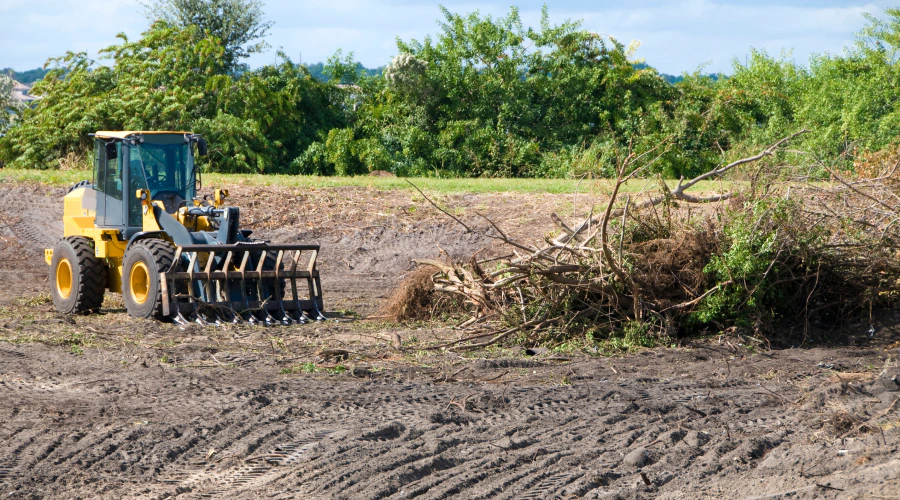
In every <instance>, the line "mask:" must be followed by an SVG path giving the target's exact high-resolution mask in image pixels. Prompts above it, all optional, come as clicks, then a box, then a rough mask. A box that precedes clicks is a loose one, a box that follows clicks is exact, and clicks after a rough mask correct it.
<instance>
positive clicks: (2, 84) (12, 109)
mask: <svg viewBox="0 0 900 500" xmlns="http://www.w3.org/2000/svg"><path fill="white" fill-rule="evenodd" d="M14 85H15V82H14V81H13V79H12V78H10V77H8V76H6V75H0V133H3V132H5V131H6V129H7V128H8V127H9V126H10V125H11V124H12V122H13V120H14V119H15V117H16V113H17V112H18V111H19V110H20V109H21V108H22V105H21V103H20V102H19V101H17V100H16V99H14V98H13V96H12V91H13V86H14Z"/></svg>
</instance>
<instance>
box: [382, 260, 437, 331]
mask: <svg viewBox="0 0 900 500" xmlns="http://www.w3.org/2000/svg"><path fill="white" fill-rule="evenodd" d="M432 274H433V272H432V271H431V270H430V269H428V268H424V267H417V268H416V269H414V270H413V271H412V272H410V273H409V274H407V275H406V277H405V278H404V279H403V281H401V282H400V284H399V285H398V286H397V288H396V289H395V290H394V293H393V294H392V295H391V296H390V298H388V300H387V303H386V304H385V306H384V316H385V317H387V318H388V319H389V320H391V321H396V322H402V321H415V320H421V319H427V318H430V317H431V314H432V307H433V305H434V303H433V299H434V294H435V291H434V282H433V281H432V279H431V277H432Z"/></svg>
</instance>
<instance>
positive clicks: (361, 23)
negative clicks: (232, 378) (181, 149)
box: [0, 0, 900, 74]
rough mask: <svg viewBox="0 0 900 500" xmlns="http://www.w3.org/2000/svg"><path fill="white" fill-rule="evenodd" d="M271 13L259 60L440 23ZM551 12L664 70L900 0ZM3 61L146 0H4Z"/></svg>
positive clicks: (349, 45)
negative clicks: (633, 45)
mask: <svg viewBox="0 0 900 500" xmlns="http://www.w3.org/2000/svg"><path fill="white" fill-rule="evenodd" d="M263 1H264V2H265V7H264V11H265V13H266V15H267V17H268V19H270V20H272V21H274V23H275V24H274V26H273V28H272V29H271V32H270V35H269V36H268V37H267V38H266V41H267V42H268V43H269V44H270V45H271V46H272V48H271V49H269V50H268V51H267V52H265V53H263V54H258V55H254V56H253V57H252V58H251V59H250V60H249V61H248V62H249V63H250V65H251V67H258V66H261V65H265V64H270V63H272V62H274V61H275V52H276V49H279V48H280V49H282V50H283V51H284V52H285V53H287V55H288V56H289V57H290V58H291V59H293V60H294V61H295V62H297V61H300V62H303V63H314V62H319V61H324V60H326V59H327V58H328V56H330V55H331V54H333V53H334V52H335V50H336V49H338V48H340V49H343V50H344V52H345V53H346V52H351V51H352V52H354V54H355V56H356V59H357V60H359V61H361V62H362V63H363V64H364V65H365V66H367V67H377V66H382V65H385V64H387V63H388V62H390V60H391V57H393V56H394V55H395V54H396V52H397V49H396V42H395V41H396V38H397V37H398V36H399V37H400V38H402V39H403V40H410V39H418V40H421V39H422V38H424V37H425V36H426V35H435V34H436V33H437V32H438V31H439V26H438V20H439V19H441V18H442V15H441V12H440V10H439V8H438V5H439V3H438V2H435V1H419V0H369V1H364V0H330V1H321V0H267V1H266V0H263ZM543 3H545V2H538V1H531V0H521V1H518V2H516V5H518V6H519V9H520V14H521V16H522V19H523V21H524V23H525V24H526V25H531V26H537V25H538V22H539V20H540V12H541V6H542V5H543ZM546 3H547V5H548V6H549V11H550V20H551V22H554V23H559V22H562V21H565V20H567V19H573V20H575V19H582V20H583V21H584V27H585V28H586V29H588V30H590V31H594V32H596V33H600V34H604V35H610V36H613V37H615V38H617V39H618V40H619V41H621V42H623V43H625V44H626V45H627V44H628V43H629V42H631V41H632V40H637V41H639V42H640V43H641V46H640V49H638V51H637V53H636V56H637V57H640V58H643V59H645V60H646V62H647V63H648V64H650V65H651V66H654V67H656V68H657V69H658V70H659V71H661V72H664V73H670V74H681V73H683V72H693V71H695V70H697V69H698V68H701V67H702V68H703V71H704V72H712V73H716V72H724V73H729V72H730V68H731V65H732V61H733V60H735V59H737V60H744V58H745V57H746V55H747V54H748V53H749V50H750V48H751V47H754V48H757V49H764V50H766V51H767V52H768V53H769V54H771V55H778V54H780V53H782V51H783V50H789V51H791V52H790V53H791V57H793V58H794V59H795V60H797V61H798V62H805V61H806V60H808V57H809V55H810V54H811V53H824V52H828V53H832V54H838V53H840V52H841V51H842V49H843V47H845V46H847V45H849V44H851V43H852V42H853V34H854V33H855V32H856V31H858V30H859V29H860V28H861V27H862V26H863V25H864V24H865V19H864V18H863V13H866V12H868V13H871V14H874V15H876V16H881V15H882V14H883V11H884V9H885V8H887V7H892V6H897V5H898V4H900V0H893V1H884V0H869V1H855V0H843V1H838V0H809V1H798V0H669V1H665V0H631V1H625V0H594V1H586V0H581V1H577V0H558V1H546ZM440 4H442V5H444V6H445V7H447V8H448V9H449V10H450V11H452V12H458V13H467V12H473V11H475V10H478V11H480V12H481V13H482V14H489V15H491V16H494V17H499V16H503V15H505V14H506V13H508V11H509V5H511V4H512V0H507V1H505V2H494V1H489V0H484V1H482V2H453V1H448V0H445V1H443V2H441V3H440ZM0 26H2V28H0V68H3V67H11V68H13V69H15V70H18V71H23V70H27V69H32V68H36V67H39V66H41V65H43V64H44V62H45V61H46V60H47V58H48V57H55V56H60V55H63V54H65V53H66V52H67V51H87V52H88V53H89V54H91V55H96V54H97V51H98V50H99V49H101V48H103V47H106V46H109V45H112V44H114V43H116V42H117V39H116V34H117V33H119V32H124V33H126V34H127V35H128V36H129V37H130V38H137V37H139V36H140V33H141V32H142V31H143V30H144V29H146V27H147V26H148V21H147V19H146V17H145V16H144V8H143V6H142V5H141V4H140V2H139V0H29V1H24V0H0Z"/></svg>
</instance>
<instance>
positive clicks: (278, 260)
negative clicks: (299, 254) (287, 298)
mask: <svg viewBox="0 0 900 500" xmlns="http://www.w3.org/2000/svg"><path fill="white" fill-rule="evenodd" d="M283 260H284V250H279V251H278V256H277V257H275V287H274V288H275V300H276V301H278V310H279V311H280V312H281V318H282V319H281V323H282V324H284V325H285V326H289V325H290V324H291V323H293V318H291V317H290V316H288V313H287V311H285V310H284V297H282V296H281V284H282V278H281V276H280V274H281V262H282V261H283Z"/></svg>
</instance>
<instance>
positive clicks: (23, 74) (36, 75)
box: [0, 68, 49, 85]
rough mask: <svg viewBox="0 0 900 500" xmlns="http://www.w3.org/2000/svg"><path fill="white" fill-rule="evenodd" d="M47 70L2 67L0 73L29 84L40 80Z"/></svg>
mask: <svg viewBox="0 0 900 500" xmlns="http://www.w3.org/2000/svg"><path fill="white" fill-rule="evenodd" d="M48 72H49V70H48V69H46V68H35V69H29V70H28V71H16V70H14V69H12V68H3V69H0V74H3V75H8V76H9V77H10V78H12V79H13V80H15V81H17V82H19V83H24V84H25V85H31V84H32V83H34V82H36V81H38V80H41V79H43V78H44V75H46V74H47V73H48Z"/></svg>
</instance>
